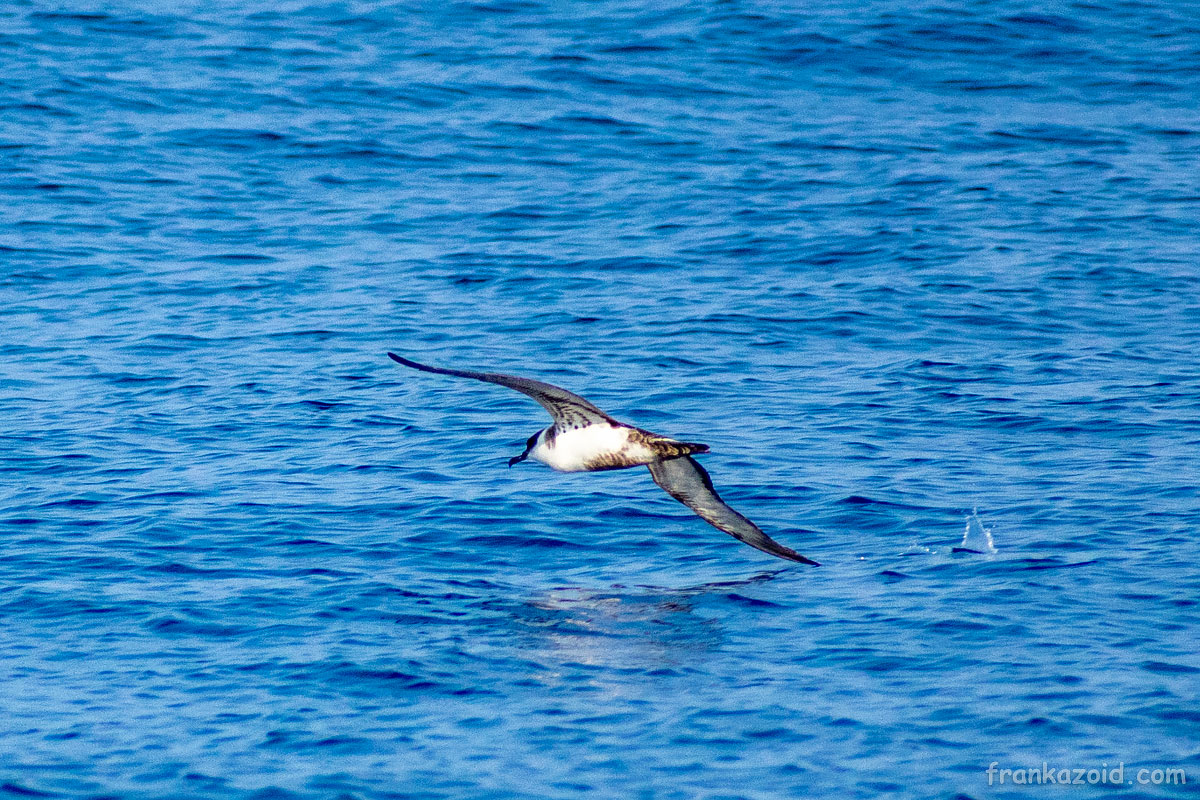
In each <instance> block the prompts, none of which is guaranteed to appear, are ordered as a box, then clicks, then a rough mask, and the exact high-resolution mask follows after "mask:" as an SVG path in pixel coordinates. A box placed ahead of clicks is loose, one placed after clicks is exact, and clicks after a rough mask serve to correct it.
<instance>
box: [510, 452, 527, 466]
mask: <svg viewBox="0 0 1200 800" xmlns="http://www.w3.org/2000/svg"><path fill="white" fill-rule="evenodd" d="M527 458H529V455H528V454H527V453H521V455H519V456H513V457H512V458H510V459H509V460H508V466H509V468H510V469H511V468H512V465H513V464H520V463H521V462H522V461H524V460H525V459H527Z"/></svg>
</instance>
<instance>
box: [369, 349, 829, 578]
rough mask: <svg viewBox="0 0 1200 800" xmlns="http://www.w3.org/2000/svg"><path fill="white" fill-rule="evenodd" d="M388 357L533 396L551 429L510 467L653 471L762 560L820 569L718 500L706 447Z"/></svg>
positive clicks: (552, 399)
mask: <svg viewBox="0 0 1200 800" xmlns="http://www.w3.org/2000/svg"><path fill="white" fill-rule="evenodd" d="M388 356H389V357H390V358H391V359H392V360H393V361H395V362H396V363H397V364H403V365H404V366H406V367H412V368H413V369H419V370H421V371H422V372H432V373H435V374H437V375H453V376H454V377H457V378H472V379H474V380H477V381H486V382H488V383H495V384H498V385H500V386H507V387H508V388H509V389H515V390H516V391H518V392H521V393H523V394H527V395H529V396H530V397H532V398H533V399H534V400H536V401H537V402H538V403H539V404H541V406H542V407H543V408H545V409H546V410H547V411H549V412H550V416H551V417H553V418H554V424H553V425H551V426H550V427H548V428H545V429H544V430H540V431H538V432H537V433H535V434H534V435H533V436H530V437H529V441H527V442H526V443H525V452H523V453H521V454H520V455H519V456H514V457H513V458H510V459H509V460H508V465H509V466H510V467H511V466H512V465H513V464H516V463H519V462H521V461H524V460H525V459H527V458H532V459H533V460H534V461H540V462H542V463H543V464H545V465H546V466H548V467H551V468H553V469H556V470H558V471H560V472H597V471H599V470H606V469H626V468H628V467H638V466H646V467H649V468H650V476H651V477H652V478H654V482H655V483H657V484H658V485H659V486H661V487H662V488H663V489H664V490H665V491H666V493H667V494H669V495H671V496H672V497H674V498H675V499H676V500H678V501H679V502H681V503H683V504H684V505H685V506H687V507H688V508H690V509H691V510H692V511H695V512H696V514H698V515H699V516H700V518H701V519H703V520H704V521H705V522H707V523H709V524H710V525H712V526H713V527H715V528H718V529H720V530H723V531H725V532H726V533H728V534H729V535H730V536H733V537H734V538H735V539H739V540H741V541H743V542H745V543H746V544H748V545H750V546H751V547H756V548H758V549H759V550H762V551H763V552H764V553H770V554H771V555H773V556H778V557H779V558H785V559H787V560H788V561H798V562H800V563H801V564H812V565H813V566H820V565H819V564H817V562H816V561H813V560H812V559H810V558H805V557H804V556H802V555H800V554H799V553H797V552H796V551H795V550H792V549H791V548H788V547H784V546H783V545H781V544H780V543H779V542H777V541H775V540H774V539H772V538H771V537H770V536H767V535H766V534H765V533H763V532H762V530H761V529H760V528H759V527H758V526H757V525H755V524H754V523H753V522H751V521H750V520H748V519H746V518H745V517H744V516H742V515H741V514H739V513H738V512H736V511H734V510H733V509H732V508H730V507H729V506H728V505H726V503H725V502H724V501H723V500H721V498H720V496H719V495H718V494H717V490H716V489H714V488H713V484H712V479H711V478H709V477H708V473H707V472H705V471H704V467H702V466H700V464H699V463H698V462H697V461H696V460H695V459H694V458H692V455H693V454H694V453H707V452H708V445H706V444H698V443H697V442H681V441H679V440H677V439H672V438H671V437H669V436H660V435H658V434H657V433H651V432H650V431H646V430H642V429H641V428H636V427H634V426H632V425H626V424H625V423H623V422H618V421H617V420H615V419H613V418H612V417H610V416H609V415H608V414H605V413H604V412H603V411H601V410H600V409H598V408H596V406H594V405H592V404H591V403H590V402H588V401H587V400H585V399H583V398H582V397H580V396H579V395H577V394H573V393H571V392H568V391H567V390H566V389H562V388H559V387H558V386H554V385H552V384H549V383H543V382H541V381H535V380H530V379H529V378H518V377H516V376H514V375H500V374H497V373H494V372H470V371H468V370H462V369H442V368H440V367H431V366H429V365H427V364H419V363H417V362H416V361H410V360H409V359H407V358H401V357H400V356H398V355H396V354H395V353H388Z"/></svg>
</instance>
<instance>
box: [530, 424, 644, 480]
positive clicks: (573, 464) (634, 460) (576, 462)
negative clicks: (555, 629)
mask: <svg viewBox="0 0 1200 800" xmlns="http://www.w3.org/2000/svg"><path fill="white" fill-rule="evenodd" d="M547 431H549V428H547V429H546V430H544V431H542V432H541V433H540V434H538V440H537V443H536V444H534V446H533V449H532V450H530V451H529V457H530V458H532V459H534V460H535V461H540V462H542V463H543V464H545V465H546V466H548V467H550V468H552V469H556V470H558V471H559V472H585V471H588V470H589V469H590V467H589V466H588V464H592V463H595V462H596V461H597V460H602V459H603V458H604V457H605V456H611V455H616V454H618V453H619V454H620V455H621V457H622V459H623V460H626V461H628V462H629V464H630V466H632V465H635V464H649V463H650V462H652V461H655V460H656V459H657V455H656V454H655V453H654V451H653V450H651V449H650V448H649V447H646V446H645V445H644V444H641V443H639V442H636V441H630V439H629V434H630V433H631V432H632V429H631V428H627V427H623V426H616V425H608V424H595V425H586V426H584V427H582V428H573V429H571V430H566V431H561V432H559V433H558V434H557V435H556V436H554V437H553V439H552V440H551V441H547V438H548V437H547V435H546V433H547Z"/></svg>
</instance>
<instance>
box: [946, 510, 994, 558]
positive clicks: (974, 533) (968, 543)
mask: <svg viewBox="0 0 1200 800" xmlns="http://www.w3.org/2000/svg"><path fill="white" fill-rule="evenodd" d="M954 551H955V552H970V553H995V552H996V543H995V541H994V540H993V539H992V531H991V529H990V528H985V527H983V523H982V522H981V521H980V520H979V510H978V509H972V510H971V515H970V516H969V517H967V527H966V530H964V531H963V540H962V544H960V545H959V546H958V547H956V548H954Z"/></svg>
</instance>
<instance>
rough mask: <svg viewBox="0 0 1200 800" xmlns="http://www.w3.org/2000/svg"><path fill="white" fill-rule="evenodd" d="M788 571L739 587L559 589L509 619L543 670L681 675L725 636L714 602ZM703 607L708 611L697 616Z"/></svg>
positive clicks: (740, 582) (762, 575) (760, 576)
mask: <svg viewBox="0 0 1200 800" xmlns="http://www.w3.org/2000/svg"><path fill="white" fill-rule="evenodd" d="M786 571H788V570H787V569H786V568H785V569H781V570H774V571H769V572H761V573H758V574H757V575H754V576H753V577H750V578H746V579H744V580H737V581H716V582H711V583H702V584H697V585H694V586H685V587H679V588H675V587H664V586H653V585H634V586H625V585H623V584H613V585H611V586H610V587H608V588H606V589H596V588H591V587H585V586H564V587H558V588H554V589H551V590H549V591H547V592H546V593H544V594H543V595H541V596H539V597H535V598H532V599H530V600H529V601H528V602H527V603H525V604H523V606H522V608H521V609H520V610H519V611H518V612H517V613H516V614H515V615H514V616H516V617H517V618H518V622H519V623H521V625H522V627H523V628H524V629H525V631H526V632H527V634H528V635H529V637H530V638H529V639H528V640H527V641H526V643H525V646H526V647H529V648H531V649H535V650H538V651H540V652H541V656H542V660H543V661H544V662H545V663H547V665H550V664H553V663H575V664H585V665H596V666H606V667H615V668H643V669H645V668H651V669H653V668H661V669H670V668H674V667H686V666H688V665H689V664H690V663H692V662H697V661H702V660H703V658H704V656H705V655H706V654H710V653H713V652H715V651H717V650H719V649H720V647H721V646H722V644H723V643H724V642H725V639H726V633H725V630H724V627H723V623H722V621H721V619H720V618H719V616H718V615H714V614H712V613H709V612H710V610H712V606H713V602H710V601H714V602H715V603H716V604H717V605H719V604H720V602H721V600H722V598H724V597H726V596H735V597H736V596H738V595H737V594H736V591H735V590H737V589H739V588H745V587H749V586H754V585H756V584H762V583H765V582H767V581H770V580H772V579H774V578H775V577H776V576H777V575H779V574H780V573H782V572H786ZM698 606H706V608H703V609H701V608H698Z"/></svg>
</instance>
